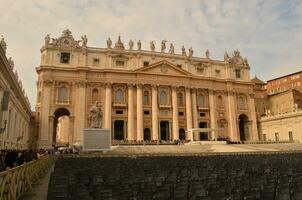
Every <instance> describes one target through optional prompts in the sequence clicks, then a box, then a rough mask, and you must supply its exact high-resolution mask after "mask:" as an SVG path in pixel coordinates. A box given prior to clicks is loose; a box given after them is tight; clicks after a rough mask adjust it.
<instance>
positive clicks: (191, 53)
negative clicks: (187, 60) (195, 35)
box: [189, 47, 194, 57]
mask: <svg viewBox="0 0 302 200" xmlns="http://www.w3.org/2000/svg"><path fill="white" fill-rule="evenodd" d="M193 53H194V51H193V48H192V47H190V48H189V57H192V56H193Z"/></svg>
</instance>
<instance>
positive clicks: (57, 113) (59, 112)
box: [52, 108, 71, 145]
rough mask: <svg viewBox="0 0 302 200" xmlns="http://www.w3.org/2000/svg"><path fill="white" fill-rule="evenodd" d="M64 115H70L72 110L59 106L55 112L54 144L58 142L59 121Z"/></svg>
mask: <svg viewBox="0 0 302 200" xmlns="http://www.w3.org/2000/svg"><path fill="white" fill-rule="evenodd" d="M63 116H70V112H69V111H68V110H67V109H66V108H58V109H57V110H56V111H55V112H54V120H53V135H52V145H56V143H57V127H58V121H59V118H60V117H63ZM69 134H71V133H69Z"/></svg>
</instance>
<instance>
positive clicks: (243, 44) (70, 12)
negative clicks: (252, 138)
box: [0, 0, 302, 105]
mask: <svg viewBox="0 0 302 200" xmlns="http://www.w3.org/2000/svg"><path fill="white" fill-rule="evenodd" d="M0 9H1V10H2V12H0V27H1V29H0V34H2V35H4V37H5V39H6V41H7V43H8V55H9V56H12V57H13V58H14V61H15V65H16V68H17V70H18V72H19V76H20V78H21V79H22V81H23V85H24V87H25V90H26V93H27V94H28V96H29V98H30V101H31V104H32V105H35V100H36V90H35V89H34V88H35V87H36V85H35V82H36V79H37V76H36V72H35V67H38V66H39V61H40V51H39V50H40V48H41V46H42V44H43V42H44V39H43V38H44V36H45V35H46V34H47V33H50V34H51V36H52V37H58V36H59V35H60V34H61V32H62V30H64V29H66V28H69V29H70V30H71V31H72V32H73V35H74V37H75V38H76V39H79V38H80V36H81V35H84V34H86V35H87V37H88V45H89V46H97V47H103V46H105V41H106V39H107V38H108V37H109V36H110V37H111V38H112V39H113V41H115V40H116V38H117V36H118V35H119V34H120V35H121V36H122V39H123V41H124V42H125V43H127V42H126V41H128V40H129V39H133V40H135V41H137V40H139V39H140V40H141V41H142V43H143V48H144V49H148V48H149V41H150V40H156V41H157V43H156V44H157V49H159V45H158V44H159V43H160V41H161V40H162V39H166V40H168V41H169V42H173V43H174V44H175V47H176V51H177V52H178V53H179V52H180V48H181V46H182V45H185V47H186V48H189V47H191V46H192V47H193V49H194V54H195V55H198V56H203V55H204V52H205V51H206V49H209V50H210V52H211V57H213V58H214V59H222V58H223V53H224V51H225V50H227V51H228V52H229V53H231V52H232V51H233V49H239V50H240V51H241V55H242V56H244V57H247V58H248V60H249V63H250V65H251V75H254V74H257V76H258V77H260V78H262V79H263V80H267V79H271V78H274V77H277V76H281V75H284V74H287V73H292V72H295V71H298V70H300V68H301V66H302V61H301V59H300V57H301V55H302V47H301V43H302V5H301V1H299V0H292V1H283V0H255V1H246V0H230V1H222V0H211V1H206V0H203V1H201V0H191V1H188V0H166V1H160V0H144V1H141V0H113V1H110V0H103V1H97V0H87V1H73V0H64V1H63V0H53V1H40V0H28V1H9V0H0Z"/></svg>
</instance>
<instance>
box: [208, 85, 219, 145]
mask: <svg viewBox="0 0 302 200" xmlns="http://www.w3.org/2000/svg"><path fill="white" fill-rule="evenodd" d="M215 100H216V99H215V94H214V91H213V90H210V91H209V103H210V118H211V128H217V124H216V122H217V121H216V102H215ZM215 133H216V131H211V139H212V140H213V139H215V140H216V139H217V138H216V137H217V136H216V135H215Z"/></svg>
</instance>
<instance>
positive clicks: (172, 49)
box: [169, 43, 175, 54]
mask: <svg viewBox="0 0 302 200" xmlns="http://www.w3.org/2000/svg"><path fill="white" fill-rule="evenodd" d="M169 53H170V54H174V53H175V52H174V45H173V44H172V43H171V44H170V49H169Z"/></svg>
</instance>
